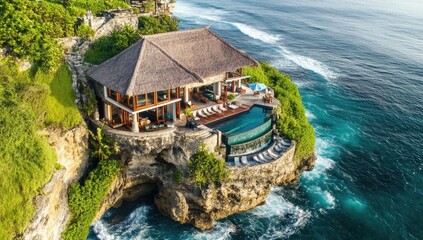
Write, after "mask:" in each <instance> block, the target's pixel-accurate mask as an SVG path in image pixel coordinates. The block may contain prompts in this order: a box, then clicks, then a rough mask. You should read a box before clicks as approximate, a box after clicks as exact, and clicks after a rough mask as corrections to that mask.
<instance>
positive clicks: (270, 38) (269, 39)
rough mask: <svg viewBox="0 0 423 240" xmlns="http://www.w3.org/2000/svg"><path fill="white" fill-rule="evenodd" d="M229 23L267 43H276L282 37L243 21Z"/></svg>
mask: <svg viewBox="0 0 423 240" xmlns="http://www.w3.org/2000/svg"><path fill="white" fill-rule="evenodd" d="M229 23H230V24H232V25H234V26H235V27H237V28H238V29H239V30H240V31H241V32H242V33H244V34H245V35H247V36H249V37H251V38H254V39H258V40H260V41H262V42H265V43H270V44H275V43H277V42H278V41H279V40H280V38H281V37H280V36H279V35H275V34H270V33H267V32H264V31H261V30H258V29H257V28H254V27H251V26H248V25H246V24H243V23H233V22H229Z"/></svg>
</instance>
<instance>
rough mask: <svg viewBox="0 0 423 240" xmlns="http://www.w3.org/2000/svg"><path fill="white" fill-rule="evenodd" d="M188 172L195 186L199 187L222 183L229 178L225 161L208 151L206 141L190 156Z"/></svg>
mask: <svg viewBox="0 0 423 240" xmlns="http://www.w3.org/2000/svg"><path fill="white" fill-rule="evenodd" d="M188 172H189V177H190V179H191V180H192V181H193V183H194V186H196V187H198V188H201V187H203V186H206V185H208V184H211V183H215V184H216V183H221V182H223V181H225V180H227V179H228V178H229V172H228V171H227V170H226V169H225V162H224V161H223V160H221V159H218V158H216V156H215V155H214V154H213V153H211V152H209V151H207V149H206V145H205V144H204V143H201V145H200V147H199V148H198V150H197V152H196V153H195V154H194V155H192V156H191V157H190V159H189V161H188Z"/></svg>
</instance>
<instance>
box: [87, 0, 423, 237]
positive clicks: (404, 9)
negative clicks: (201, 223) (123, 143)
mask: <svg viewBox="0 0 423 240" xmlns="http://www.w3.org/2000/svg"><path fill="white" fill-rule="evenodd" d="M174 14H175V16H177V17H179V18H180V19H181V28H183V29H187V28H193V27H202V26H206V25H210V24H211V27H210V28H211V29H212V30H213V31H215V32H216V33H217V34H219V35H221V36H222V37H223V38H224V39H226V40H227V41H228V42H230V43H231V44H233V45H234V46H236V47H238V48H240V49H242V50H244V51H246V52H247V53H248V54H250V55H252V56H253V57H255V58H256V59H258V60H259V61H268V62H270V63H271V64H273V65H274V66H276V67H278V68H279V69H280V70H282V71H284V72H287V73H289V74H290V75H291V76H292V78H293V81H294V82H295V83H296V84H297V86H298V87H299V89H300V91H301V95H302V96H303V101H304V104H305V106H306V108H307V117H308V118H309V120H310V121H311V123H312V124H313V126H314V127H315V129H316V133H317V144H316V154H317V157H318V159H317V162H316V167H315V169H314V170H313V171H311V172H306V173H304V174H303V175H302V177H301V179H300V180H299V181H298V182H297V183H294V184H292V185H290V186H287V187H276V188H274V189H273V191H272V193H271V195H270V196H269V198H268V199H267V202H266V204H265V205H263V206H259V207H257V208H256V209H254V210H251V211H248V212H246V213H242V214H237V215H234V216H231V217H229V218H226V219H223V220H221V221H219V222H217V223H216V226H215V229H214V230H212V231H206V232H200V231H198V230H196V229H194V228H192V227H191V226H186V225H182V226H181V225H179V224H178V223H176V222H173V221H171V220H169V219H168V218H166V217H163V216H160V214H159V213H158V212H157V210H156V209H155V208H154V205H153V204H152V203H151V202H148V201H147V202H143V203H137V204H135V203H134V204H128V205H126V206H125V207H124V208H120V209H114V210H110V211H109V212H107V213H106V214H105V215H104V216H103V218H102V219H101V220H99V221H98V222H96V223H94V224H93V225H92V227H91V231H90V236H89V239H285V238H290V239H423V2H422V1H420V0H414V1H413V0H408V1H407V0H406V1H393V0H384V1H382V0H357V1H351V0H337V1H336V0H323V1H311V0H299V1H286V0H268V1H258V0H240V1H224V0H215V1H205V0H191V1H188V0H178V2H177V7H176V9H175V13H174Z"/></svg>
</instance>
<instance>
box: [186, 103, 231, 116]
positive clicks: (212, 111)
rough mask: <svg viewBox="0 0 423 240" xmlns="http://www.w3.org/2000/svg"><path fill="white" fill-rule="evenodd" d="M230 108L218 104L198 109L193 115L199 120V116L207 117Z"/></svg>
mask: <svg viewBox="0 0 423 240" xmlns="http://www.w3.org/2000/svg"><path fill="white" fill-rule="evenodd" d="M227 110H228V109H226V108H225V107H223V105H222V104H221V105H217V106H213V107H208V108H203V109H200V110H198V111H195V112H193V113H192V114H193V116H194V119H196V120H198V119H199V118H198V117H202V118H207V117H209V116H212V115H214V114H216V113H222V112H225V111H227Z"/></svg>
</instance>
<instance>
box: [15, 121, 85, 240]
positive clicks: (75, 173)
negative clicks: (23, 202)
mask: <svg viewBox="0 0 423 240" xmlns="http://www.w3.org/2000/svg"><path fill="white" fill-rule="evenodd" d="M43 133H44V134H46V135H47V136H48V141H49V143H50V145H51V146H52V147H53V148H54V149H55V151H56V154H57V158H58V162H59V163H60V165H61V169H60V170H56V171H55V172H54V174H53V177H52V178H51V180H50V181H49V182H48V183H47V184H46V185H45V186H44V188H43V189H42V192H43V194H42V195H39V196H37V197H36V198H35V199H34V203H35V210H36V211H35V212H36V213H35V216H34V218H33V219H32V220H31V223H30V224H29V226H28V227H27V228H26V230H25V232H24V235H23V239H28V240H29V239H40V240H41V239H60V234H61V232H62V231H63V230H64V229H65V227H66V223H67V221H68V219H69V214H70V212H69V209H68V198H67V191H68V187H69V185H70V184H71V183H72V182H74V181H76V180H77V179H79V178H80V177H81V175H82V174H83V172H84V171H85V169H86V166H87V163H88V156H89V154H88V151H87V144H88V132H87V130H86V127H85V126H84V125H80V126H79V127H77V128H74V129H72V130H70V131H64V130H60V129H46V130H45V131H44V132H43Z"/></svg>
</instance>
